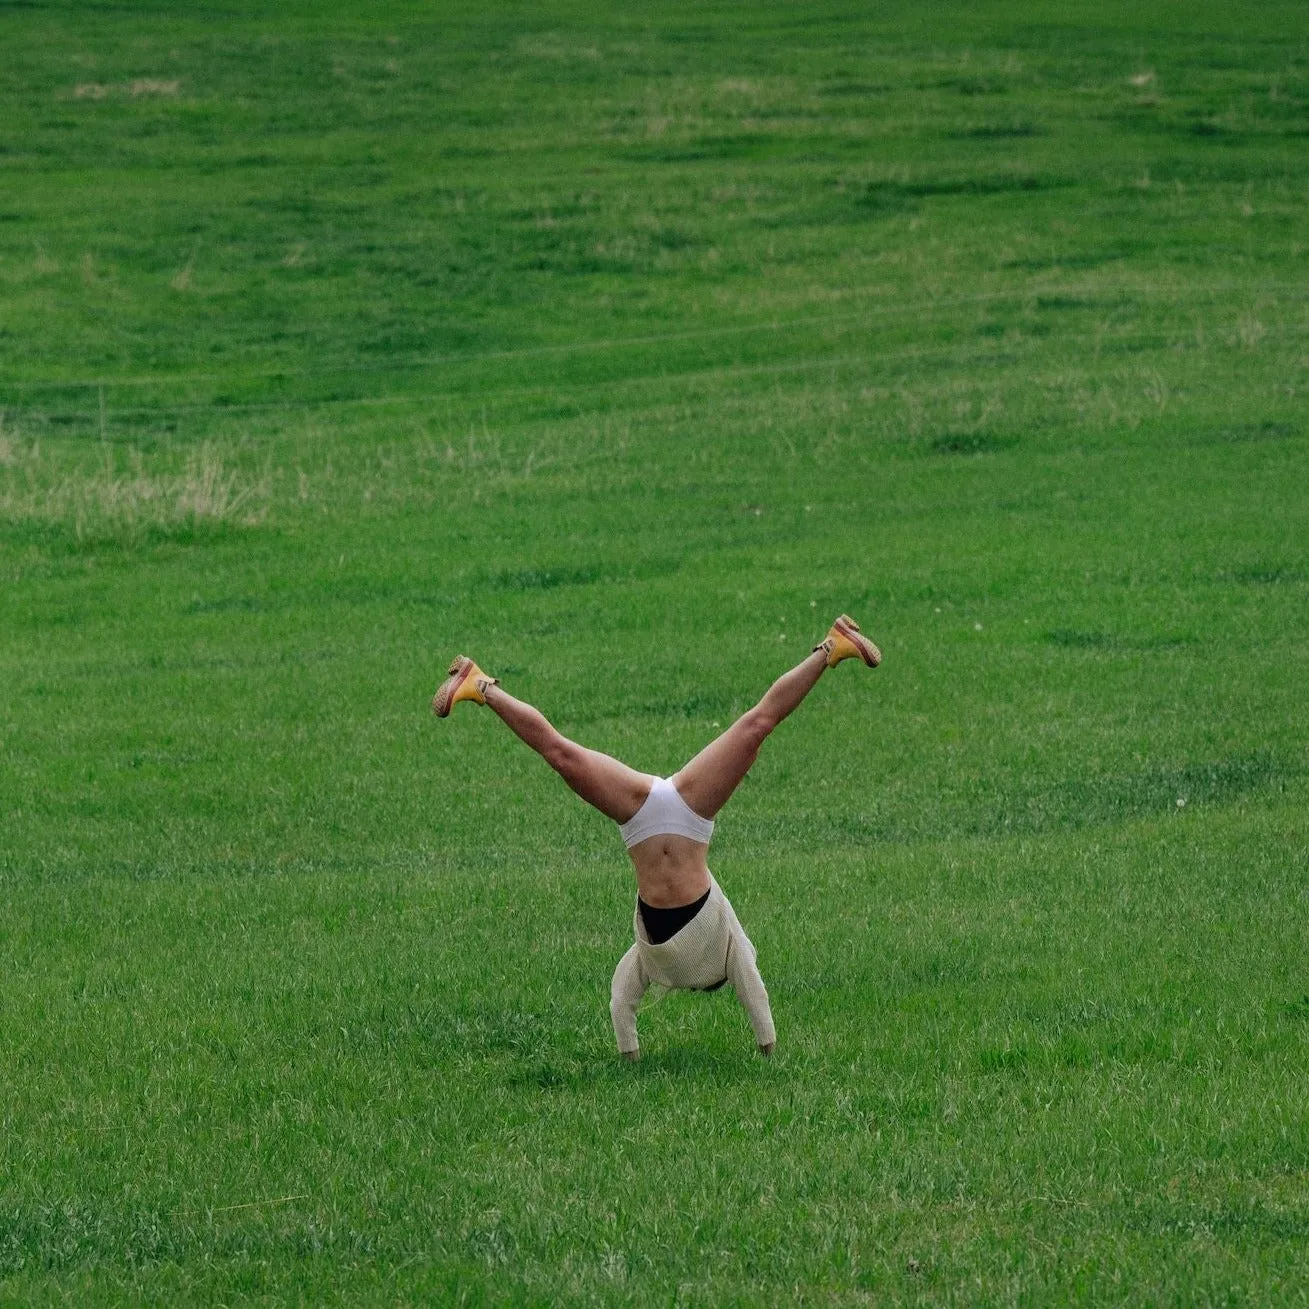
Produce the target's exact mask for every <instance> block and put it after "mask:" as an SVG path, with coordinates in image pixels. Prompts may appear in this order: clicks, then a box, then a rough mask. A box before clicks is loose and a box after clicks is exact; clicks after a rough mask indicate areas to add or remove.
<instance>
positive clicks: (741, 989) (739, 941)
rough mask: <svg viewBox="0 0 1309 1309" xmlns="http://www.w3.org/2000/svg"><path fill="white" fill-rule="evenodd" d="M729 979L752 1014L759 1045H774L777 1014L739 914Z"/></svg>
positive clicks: (731, 946)
mask: <svg viewBox="0 0 1309 1309" xmlns="http://www.w3.org/2000/svg"><path fill="white" fill-rule="evenodd" d="M727 980H728V981H729V982H731V984H732V989H733V990H734V991H735V992H736V998H737V999H738V1000H740V1002H741V1003H742V1004H743V1005H744V1006H745V1011H746V1013H747V1014H749V1015H750V1026H751V1027H753V1028H754V1039H755V1042H756V1043H757V1044H758V1045H759V1046H761V1047H762V1046H771V1045H773V1044H774V1043H775V1042H776V1041H777V1029H776V1028H775V1027H774V1026H773V1013H772V1010H771V1009H770V1008H769V1006H768V991H767V989H766V988H765V986H764V979H763V978H762V977H760V976H759V967H758V965H757V964H756V963H755V948H754V945H753V943H752V942H751V940H750V938H749V937H748V936H746V934H745V932H744V930H743V929H742V927H741V924H740V923H739V922H738V921H737V919H736V915H735V914H733V915H732V917H731V937H730V939H729V944H728V947H727Z"/></svg>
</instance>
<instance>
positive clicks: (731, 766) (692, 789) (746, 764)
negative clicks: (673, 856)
mask: <svg viewBox="0 0 1309 1309" xmlns="http://www.w3.org/2000/svg"><path fill="white" fill-rule="evenodd" d="M826 669H827V651H826V650H824V649H823V648H822V647H819V648H818V649H817V650H815V651H814V652H813V654H811V655H810V656H809V658H808V659H806V660H805V661H804V662H803V663H800V664H797V665H796V666H795V667H794V668H792V669H791V671H790V672H789V673H783V674H782V676H781V677H779V678H778V679H777V681H775V682H774V683H773V684H772V686H770V687H769V688H768V690H767V692H766V693H765V695H764V698H763V699H762V700H760V701H759V703H758V704H757V705H755V707H754V708H753V709H748V710H746V712H745V713H744V714H742V715H741V717H740V718H738V719H737V720H736V722H734V723H733V724H732V725H731V727H729V728H728V729H727V731H725V732H724V733H723V734H722V735H721V736H719V737H717V738H715V739H714V740H712V741H710V742H709V744H708V745H707V746H705V748H704V749H703V750H701V751H700V753H699V754H698V755H696V757H695V758H694V759H692V760H691V762H690V763H689V764H687V765H686V767H685V768H683V769H682V771H681V772H680V773H677V774H676V775H675V776H674V777H673V785H674V786H675V787H676V788H677V791H678V794H679V795H680V796H681V797H682V799H683V800H685V801H686V803H687V804H688V805H690V806H691V808H692V809H694V810H695V812H696V813H698V814H699V815H700V816H701V817H702V818H712V817H713V816H714V815H715V814H716V813H717V812H718V811H719V810H720V809H721V808H722V807H723V806H724V805H725V804H726V803H727V801H728V799H729V797H730V796H731V794H732V792H733V791H735V790H736V788H737V787H738V786H739V785H740V784H741V779H742V778H743V777H744V776H745V775H746V773H748V772H749V771H750V765H751V764H753V763H754V761H755V760H756V759H757V758H758V757H759V747H760V746H762V745H763V743H764V741H765V740H767V739H768V734H769V733H770V732H771V731H772V730H773V728H774V727H776V726H777V724H778V723H780V722H781V721H782V719H783V718H785V717H786V716H787V715H788V714H789V713H790V712H791V711H792V710H793V709H794V708H795V707H796V706H797V705H798V704H799V703H800V701H801V700H803V699H804V698H805V696H807V695H808V694H809V692H810V691H812V690H813V688H814V685H815V683H817V681H818V679H819V678H820V677H821V676H822V675H823V673H824V672H825V671H826Z"/></svg>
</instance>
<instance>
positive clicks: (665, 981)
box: [432, 614, 882, 1059]
mask: <svg viewBox="0 0 1309 1309" xmlns="http://www.w3.org/2000/svg"><path fill="white" fill-rule="evenodd" d="M851 658H857V659H862V660H863V661H864V663H865V664H867V665H868V667H870V668H876V667H877V665H878V664H879V663H881V661H882V655H881V652H880V651H879V650H878V648H877V647H876V646H875V645H874V644H873V643H872V642H871V641H870V640H869V639H868V638H867V637H866V636H864V635H863V634H862V633H861V632H860V631H859V625H858V624H857V623H856V622H855V621H854V619H852V618H849V617H847V616H846V615H844V614H843V615H842V616H841V617H840V618H838V619H837V620H836V622H834V623H833V624H832V627H831V630H830V631H829V632H828V633H827V636H826V637H825V638H824V639H823V641H821V642H820V643H819V644H818V645H816V646H815V647H814V649H813V653H812V654H810V655H809V657H808V658H807V659H805V660H804V661H803V662H802V663H800V664H797V665H796V666H795V667H794V668H792V669H791V671H790V672H789V673H784V674H783V675H782V676H781V677H779V678H778V679H777V681H775V682H774V683H773V684H772V686H770V687H769V688H768V691H767V692H766V694H765V695H764V698H763V699H762V700H760V701H759V703H758V704H757V705H755V707H754V708H753V709H749V710H747V711H746V712H745V713H744V714H742V715H741V717H740V718H738V719H737V720H736V722H734V723H733V724H732V725H731V727H729V728H728V729H727V731H725V732H724V733H723V734H722V735H721V736H719V737H718V738H716V739H715V740H713V741H711V742H710V743H709V744H708V745H707V746H705V748H704V749H703V750H701V751H700V753H699V754H698V755H696V757H695V758H694V759H692V760H691V762H690V763H688V764H687V765H686V766H685V767H684V768H683V769H682V770H681V771H680V772H678V773H674V774H673V776H672V777H667V778H664V777H652V776H651V775H650V774H649V773H638V772H637V771H636V770H635V769H632V768H629V767H628V766H627V765H626V764H624V763H620V762H619V761H618V760H617V759H613V758H611V757H610V756H609V755H606V754H601V753H600V752H599V751H597V750H588V749H586V747H585V746H580V745H576V744H575V743H574V742H572V741H570V740H568V739H567V738H566V737H564V736H561V735H560V734H559V732H557V731H556V730H555V729H554V728H553V727H552V726H551V725H550V723H549V722H547V721H546V718H545V716H544V715H543V714H542V713H541V712H540V711H539V710H537V709H534V708H533V707H532V706H531V705H529V704H525V703H524V702H523V701H522V700H515V699H514V697H513V696H512V695H510V694H509V693H508V692H507V691H504V690H501V688H500V685H499V683H498V681H497V679H496V678H494V677H488V676H487V675H486V674H485V673H484V672H482V670H481V669H480V668H478V666H477V665H476V664H475V663H474V662H473V661H472V660H471V659H470V658H468V656H467V655H460V656H458V658H456V659H455V661H454V663H452V664H451V665H450V676H449V677H448V678H446V680H445V681H444V682H443V683H442V684H441V687H440V689H439V690H438V691H437V693H436V695H435V696H434V697H433V699H432V710H433V712H434V713H435V714H436V715H437V717H438V718H444V717H446V715H447V714H449V712H450V710H451V709H452V708H453V707H454V706H455V705H456V704H458V703H459V702H460V701H461V700H472V701H474V702H475V703H477V704H484V705H487V706H489V707H490V708H491V709H492V710H494V712H495V713H496V714H497V715H498V716H499V717H500V718H501V719H502V720H503V721H504V723H505V724H506V725H507V726H508V727H509V728H510V730H511V731H512V732H513V733H514V734H515V735H516V736H518V737H519V739H520V740H522V741H524V742H526V743H527V744H528V745H530V746H531V747H532V749H533V750H535V751H536V752H537V754H539V755H540V756H541V757H542V758H543V759H544V760H545V761H546V763H548V764H549V765H550V767H551V768H553V769H554V770H555V772H557V773H558V774H559V776H560V777H562V778H563V779H564V781H565V782H567V783H568V785H569V786H570V787H572V789H573V790H574V791H576V792H577V794H578V795H580V796H581V797H582V799H583V800H585V801H586V802H587V803H588V804H591V805H594V806H595V807H596V808H597V809H598V810H600V812H601V813H602V814H604V815H605V816H606V817H608V818H612V819H613V820H614V822H616V823H618V824H619V831H620V833H621V834H622V837H623V840H624V842H625V843H626V845H627V852H628V854H629V855H630V856H631V859H632V863H633V865H634V866H635V868H636V888H637V900H636V911H635V913H634V915H633V924H632V925H633V932H634V934H635V937H636V940H635V943H634V944H633V945H632V948H631V949H630V950H628V952H627V953H626V954H625V955H624V956H623V957H622V960H621V961H620V962H619V964H618V968H617V969H616V970H615V972H614V980H613V988H612V992H611V996H610V1004H609V1012H610V1015H611V1017H612V1018H613V1023H614V1035H615V1036H616V1037H617V1038H618V1049H619V1051H620V1052H621V1053H622V1055H623V1056H624V1057H625V1058H627V1059H637V1058H639V1057H640V1046H639V1044H638V1042H637V1038H636V1007H637V1005H638V1004H639V1003H640V1001H641V997H642V996H643V995H644V994H645V992H646V990H647V989H648V988H649V986H650V985H651V983H655V984H658V985H660V986H663V987H665V988H667V989H669V990H675V989H684V990H697V991H713V990H716V989H717V988H718V987H720V986H722V985H723V984H724V983H725V982H731V983H732V986H733V989H734V990H735V991H736V994H737V998H738V999H739V1000H740V1001H741V1003H742V1004H743V1005H744V1006H745V1009H746V1012H747V1013H748V1014H749V1016H750V1025H751V1026H752V1027H753V1029H754V1034H755V1040H756V1042H757V1043H758V1046H759V1049H760V1051H761V1052H762V1053H763V1054H765V1055H768V1054H772V1052H773V1048H774V1046H775V1045H776V1043H777V1033H776V1030H775V1029H774V1027H773V1018H772V1013H771V1012H770V1010H769V1007H768V992H767V991H766V990H765V989H764V984H763V979H762V978H761V977H760V976H759V969H758V967H757V965H756V963H755V948H754V946H753V945H752V944H751V943H750V939H749V937H747V936H746V934H745V932H744V931H742V929H741V924H740V922H739V921H738V920H737V917H736V914H735V913H734V912H733V910H732V906H731V904H730V903H729V902H728V899H727V897H726V896H725V895H724V894H723V893H722V890H721V889H720V888H719V886H718V883H717V882H715V881H714V879H713V876H712V875H711V874H710V872H709V865H708V864H707V863H706V861H705V856H706V853H707V851H708V849H709V838H710V836H711V834H712V833H713V830H714V824H713V819H714V815H715V814H717V812H718V811H719V810H720V809H721V808H722V807H723V805H725V804H726V803H727V800H728V798H729V797H730V796H731V794H732V792H733V791H735V790H736V788H737V787H738V786H739V785H740V783H741V779H742V778H743V777H745V775H746V773H747V772H749V770H750V765H751V764H753V763H754V761H755V759H756V758H757V757H758V754H759V747H760V746H762V745H763V743H764V741H765V739H766V738H767V736H768V734H769V733H770V732H771V731H772V730H773V728H775V727H776V726H777V724H778V723H780V722H781V721H782V719H783V718H785V717H786V716H787V715H788V714H789V713H790V712H791V711H792V710H793V709H794V708H795V707H796V706H797V705H798V704H799V703H800V701H801V700H803V699H804V698H805V696H806V695H808V694H809V692H810V691H811V690H812V689H813V687H814V685H815V683H816V682H817V681H818V679H819V678H820V677H821V676H822V675H823V673H824V672H825V671H826V670H827V669H829V668H834V667H835V666H836V665H837V664H838V663H840V662H841V660H843V659H851Z"/></svg>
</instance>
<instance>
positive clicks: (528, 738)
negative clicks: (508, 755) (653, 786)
mask: <svg viewBox="0 0 1309 1309" xmlns="http://www.w3.org/2000/svg"><path fill="white" fill-rule="evenodd" d="M485 694H486V703H487V705H488V706H490V708H491V709H493V710H494V711H495V712H496V713H497V714H498V715H499V716H500V718H501V719H502V720H503V721H504V723H505V724H506V725H507V726H508V727H509V729H510V731H512V732H513V733H514V735H515V736H517V737H518V739H519V740H520V741H525V742H526V743H527V744H528V745H530V746H531V747H532V749H533V750H535V751H536V753H537V754H539V755H540V756H541V758H542V759H544V760H545V761H546V763H548V764H549V765H550V767H551V768H553V769H554V770H555V772H556V773H558V774H559V776H560V777H562V778H563V779H564V781H565V782H567V783H568V785H569V786H571V787H572V788H573V790H574V791H576V792H577V794H578V795H580V796H581V797H582V799H583V800H585V801H586V802H587V804H591V805H594V806H595V807H596V808H597V809H598V810H599V811H600V812H601V813H602V814H604V815H605V816H606V817H607V818H612V819H613V820H614V822H616V823H625V822H627V820H628V819H629V818H631V817H632V815H633V814H635V813H636V811H637V810H638V809H639V808H640V807H641V806H642V805H643V804H644V803H645V798H646V796H647V795H649V794H650V778H649V775H648V774H645V773H638V772H637V771H636V769H634V768H629V767H628V766H627V765H626V764H624V763H620V762H619V761H618V760H617V759H613V758H611V757H610V756H609V755H607V754H601V753H600V751H599V750H588V749H587V748H586V747H585V746H581V745H577V744H576V743H575V742H573V741H570V740H568V738H567V737H565V736H561V735H560V734H559V732H557V731H556V730H555V729H554V727H552V726H551V725H550V723H549V721H548V720H547V719H546V716H545V715H544V714H543V713H542V712H541V711H540V710H539V709H534V708H532V706H531V705H530V704H526V703H524V702H523V701H522V700H515V699H514V697H513V696H512V695H510V694H509V692H508V691H502V690H501V689H500V688H499V687H498V686H488V687H487V688H486V693H485Z"/></svg>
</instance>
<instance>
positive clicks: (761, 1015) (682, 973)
mask: <svg viewBox="0 0 1309 1309" xmlns="http://www.w3.org/2000/svg"><path fill="white" fill-rule="evenodd" d="M632 927H633V931H634V932H635V935H636V942H635V944H633V946H632V948H631V949H630V950H628V952H627V953H626V954H625V955H624V956H623V957H622V959H621V960H620V961H619V963H618V967H617V968H616V969H615V970H614V982H613V988H612V990H611V992H610V998H609V1013H610V1016H611V1017H612V1018H613V1020H614V1035H615V1036H616V1037H617V1038H618V1048H619V1050H621V1051H622V1052H623V1053H624V1054H631V1053H632V1052H633V1051H635V1050H638V1049H639V1048H640V1043H639V1042H638V1040H637V1038H636V1007H637V1005H638V1004H640V1003H641V997H642V996H644V995H645V993H646V991H647V990H648V989H649V987H650V986H651V985H652V984H654V985H658V986H663V987H666V988H667V989H668V990H670V991H679V990H689V991H703V990H706V989H708V988H709V987H711V986H717V985H718V983H720V982H723V981H728V982H731V984H732V989H733V990H734V991H735V992H736V996H737V999H738V1000H740V1002H741V1003H742V1004H743V1005H744V1006H745V1011H746V1013H747V1014H749V1015H750V1026H751V1027H752V1028H753V1029H754V1035H755V1041H756V1042H757V1043H758V1044H759V1045H771V1044H773V1042H774V1041H776V1040H777V1031H776V1029H775V1028H774V1027H773V1015H772V1011H771V1010H770V1009H769V1007H768V991H767V990H766V989H765V987H764V980H763V978H762V977H760V976H759V968H758V966H757V965H756V963H755V953H756V952H755V948H754V946H753V945H752V944H751V941H750V938H749V937H748V936H746V934H745V932H744V930H743V929H742V927H741V924H740V921H739V920H738V919H737V916H736V913H735V911H734V910H733V908H732V906H731V903H730V902H729V901H728V899H727V897H726V896H725V895H724V894H723V892H722V888H721V887H719V885H718V883H717V882H715V881H714V879H713V878H712V877H710V879H709V899H708V900H707V901H706V902H705V907H704V908H703V909H701V910H700V912H699V913H698V914H696V916H695V917H694V918H692V919H691V921H690V922H689V923H687V925H686V926H685V927H683V928H682V930H681V931H680V932H678V933H677V934H676V935H675V936H672V937H670V938H669V939H668V940H667V941H665V942H664V943H663V944H662V945H651V944H650V939H649V937H648V936H647V935H646V932H645V925H644V924H643V923H642V922H641V915H640V913H639V911H638V912H636V913H634V914H633V915H632Z"/></svg>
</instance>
